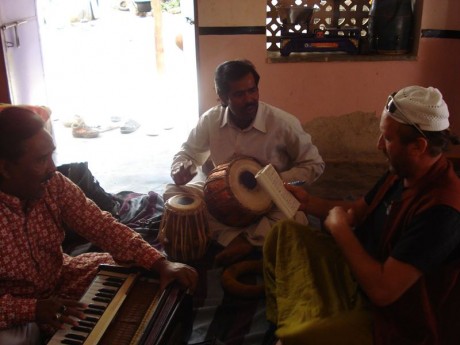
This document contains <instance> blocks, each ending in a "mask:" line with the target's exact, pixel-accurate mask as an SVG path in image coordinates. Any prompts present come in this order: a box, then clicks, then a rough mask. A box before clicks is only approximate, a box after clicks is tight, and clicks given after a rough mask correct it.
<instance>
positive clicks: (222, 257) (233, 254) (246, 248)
mask: <svg viewBox="0 0 460 345" xmlns="http://www.w3.org/2000/svg"><path fill="white" fill-rule="evenodd" d="M253 249H254V247H253V246H252V244H251V243H249V242H248V240H247V239H246V238H245V237H244V236H243V235H239V236H238V237H236V238H235V239H234V240H233V241H232V242H230V243H229V244H228V246H227V247H225V248H224V250H222V251H221V252H220V253H219V254H217V255H216V258H215V263H216V265H217V266H221V265H224V266H226V265H229V264H232V263H234V262H236V261H238V260H239V259H241V258H243V257H245V256H246V255H248V254H249V253H251V252H252V250H253Z"/></svg>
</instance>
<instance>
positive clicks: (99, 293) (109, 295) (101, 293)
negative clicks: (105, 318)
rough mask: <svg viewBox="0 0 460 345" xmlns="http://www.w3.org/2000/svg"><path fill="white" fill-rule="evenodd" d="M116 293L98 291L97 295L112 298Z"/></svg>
mask: <svg viewBox="0 0 460 345" xmlns="http://www.w3.org/2000/svg"><path fill="white" fill-rule="evenodd" d="M115 295H116V294H115V293H104V292H97V293H96V294H95V296H96V297H104V298H112V297H113V296H115Z"/></svg>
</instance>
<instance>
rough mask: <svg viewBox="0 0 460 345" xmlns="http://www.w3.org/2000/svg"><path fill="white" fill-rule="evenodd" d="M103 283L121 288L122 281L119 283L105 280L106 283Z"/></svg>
mask: <svg viewBox="0 0 460 345" xmlns="http://www.w3.org/2000/svg"><path fill="white" fill-rule="evenodd" d="M102 285H105V286H113V287H117V288H119V287H120V286H121V285H122V284H121V283H117V282H104V283H102Z"/></svg>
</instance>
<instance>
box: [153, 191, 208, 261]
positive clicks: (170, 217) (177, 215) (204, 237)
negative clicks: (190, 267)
mask: <svg viewBox="0 0 460 345" xmlns="http://www.w3.org/2000/svg"><path fill="white" fill-rule="evenodd" d="M158 239H159V241H160V242H161V243H162V244H163V247H164V249H165V252H166V254H168V259H170V260H171V261H179V262H193V261H196V260H198V259H200V258H202V257H203V256H204V254H205V253H206V249H207V247H208V242H209V226H208V219H207V218H206V212H205V204H204V202H203V200H202V199H201V198H199V197H197V196H193V195H186V194H178V195H175V196H173V197H171V198H170V199H168V200H167V201H166V203H165V211H164V214H163V218H162V219H161V223H160V231H159V233H158Z"/></svg>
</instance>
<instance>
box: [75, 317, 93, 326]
mask: <svg viewBox="0 0 460 345" xmlns="http://www.w3.org/2000/svg"><path fill="white" fill-rule="evenodd" d="M88 319H90V318H89V317H87V318H86V319H85V320H80V321H78V324H79V325H80V326H83V327H88V328H94V326H96V322H97V319H96V321H95V322H90V321H88Z"/></svg>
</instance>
